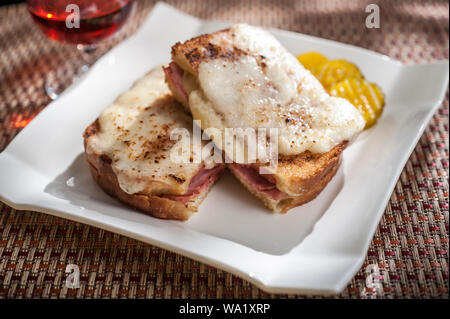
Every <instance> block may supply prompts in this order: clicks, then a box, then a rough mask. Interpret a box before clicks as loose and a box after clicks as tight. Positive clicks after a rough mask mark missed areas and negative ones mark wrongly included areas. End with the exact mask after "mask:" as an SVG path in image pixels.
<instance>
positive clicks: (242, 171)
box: [229, 163, 288, 200]
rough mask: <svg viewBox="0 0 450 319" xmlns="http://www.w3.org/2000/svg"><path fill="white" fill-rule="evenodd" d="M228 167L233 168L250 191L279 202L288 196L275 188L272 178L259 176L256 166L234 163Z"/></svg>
mask: <svg viewBox="0 0 450 319" xmlns="http://www.w3.org/2000/svg"><path fill="white" fill-rule="evenodd" d="M229 165H230V166H232V167H233V169H234V171H235V172H236V174H237V175H239V177H240V178H241V179H242V180H243V181H244V182H245V183H246V184H247V185H248V186H249V187H251V188H252V189H255V190H257V191H258V192H260V193H263V194H265V195H267V196H268V197H270V198H272V199H273V200H280V199H282V198H284V197H286V196H288V195H287V194H286V193H284V192H282V191H280V190H279V189H278V188H277V185H276V184H275V181H274V179H273V177H272V176H270V175H267V176H264V175H261V174H259V172H258V167H257V166H253V165H246V164H236V163H232V164H229Z"/></svg>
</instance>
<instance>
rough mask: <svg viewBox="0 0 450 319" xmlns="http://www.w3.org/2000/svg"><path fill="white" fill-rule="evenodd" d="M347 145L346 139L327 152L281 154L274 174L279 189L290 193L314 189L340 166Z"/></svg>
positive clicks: (300, 192)
mask: <svg viewBox="0 0 450 319" xmlns="http://www.w3.org/2000/svg"><path fill="white" fill-rule="evenodd" d="M347 145H348V142H347V141H344V142H342V143H340V144H338V145H336V146H335V147H333V148H332V149H331V150H330V151H328V152H326V153H316V154H315V153H311V152H309V151H306V152H303V153H300V154H298V155H290V156H285V155H280V156H279V158H278V167H277V170H276V173H275V174H274V175H273V177H274V178H275V180H276V184H277V187H278V189H279V190H281V191H283V192H285V193H288V194H302V193H303V192H305V190H309V189H314V188H315V187H316V185H318V184H320V183H321V182H322V181H323V179H324V177H326V176H327V175H328V173H329V171H330V170H333V168H334V167H335V166H339V164H340V161H341V154H342V152H343V151H344V149H345V148H346V147H347Z"/></svg>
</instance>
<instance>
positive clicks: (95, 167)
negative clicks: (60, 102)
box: [83, 120, 209, 221]
mask: <svg viewBox="0 0 450 319" xmlns="http://www.w3.org/2000/svg"><path fill="white" fill-rule="evenodd" d="M98 129H99V127H98V121H97V120H96V121H95V122H94V123H92V124H91V125H90V126H89V127H87V128H86V130H85V131H84V134H83V137H84V146H85V149H86V144H87V140H88V139H89V137H90V136H92V135H93V134H96V133H97V131H98ZM85 154H86V160H87V162H88V164H89V167H90V171H91V174H92V176H93V178H94V180H95V181H96V182H97V184H98V185H99V186H100V187H101V188H102V189H103V190H104V191H105V192H106V193H107V194H109V195H110V196H112V197H115V198H117V199H119V200H120V201H122V202H123V203H125V204H127V205H129V206H131V207H133V208H135V209H137V210H139V211H141V212H143V213H146V214H148V215H150V216H153V217H157V218H162V219H175V220H183V221H184V220H188V219H189V217H191V216H192V214H193V213H194V212H196V211H197V210H198V207H199V205H200V203H201V202H202V201H203V199H204V198H205V197H206V196H207V194H208V192H209V189H208V191H205V192H203V193H202V194H200V195H199V196H198V197H196V198H195V200H194V201H191V202H189V203H188V204H186V205H184V204H182V203H180V202H177V201H174V200H171V199H168V198H163V197H159V196H152V195H141V194H128V193H125V192H124V191H123V190H122V189H121V188H120V185H119V182H118V180H117V176H116V174H115V173H114V171H113V169H112V167H111V165H110V163H111V159H110V158H108V156H106V155H104V154H88V153H86V152H85Z"/></svg>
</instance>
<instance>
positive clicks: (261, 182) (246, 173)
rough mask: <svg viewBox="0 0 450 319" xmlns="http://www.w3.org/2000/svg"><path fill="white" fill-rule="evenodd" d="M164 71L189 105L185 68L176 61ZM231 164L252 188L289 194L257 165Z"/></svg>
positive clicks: (274, 196) (271, 194) (281, 195)
mask: <svg viewBox="0 0 450 319" xmlns="http://www.w3.org/2000/svg"><path fill="white" fill-rule="evenodd" d="M164 72H165V74H166V77H167V79H169V80H170V82H171V83H172V86H173V87H174V88H175V89H176V90H177V93H178V95H179V96H180V97H182V98H183V99H184V102H185V103H186V105H188V104H189V100H188V95H187V93H186V91H185V90H184V88H183V82H182V79H183V75H184V70H183V69H181V68H180V67H179V66H178V65H177V64H176V63H175V62H171V63H170V64H169V66H168V67H166V68H164ZM230 165H231V166H232V167H233V168H234V171H235V172H236V174H238V175H239V177H240V178H241V179H242V180H244V181H245V182H246V183H247V185H249V186H250V187H251V188H252V189H256V190H257V191H258V192H260V193H263V194H265V195H266V196H268V197H270V198H272V199H274V200H279V199H281V198H284V197H286V196H287V194H286V193H284V192H281V191H280V190H278V188H277V186H276V184H275V180H274V178H273V177H272V176H270V175H267V176H263V175H261V174H259V172H258V169H259V168H258V167H257V166H253V165H242V164H236V163H232V164H230Z"/></svg>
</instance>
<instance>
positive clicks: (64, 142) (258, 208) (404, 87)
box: [0, 4, 448, 294]
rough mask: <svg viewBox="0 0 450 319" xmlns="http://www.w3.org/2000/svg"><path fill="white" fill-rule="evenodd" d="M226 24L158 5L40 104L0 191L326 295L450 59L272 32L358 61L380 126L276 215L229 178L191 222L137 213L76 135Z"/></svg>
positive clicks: (348, 261)
mask: <svg viewBox="0 0 450 319" xmlns="http://www.w3.org/2000/svg"><path fill="white" fill-rule="evenodd" d="M225 26H227V24H226V23H219V22H205V21H200V20H198V19H196V18H193V17H191V16H188V15H186V14H183V13H180V12H178V11H176V10H174V9H173V8H171V7H169V6H167V5H164V4H158V5H156V7H155V8H154V9H153V11H152V12H151V13H150V15H149V16H148V18H147V20H146V22H145V23H144V24H143V26H142V27H141V29H140V30H139V31H138V32H137V33H136V34H135V35H134V36H133V37H131V38H129V39H127V40H126V41H124V42H123V43H121V44H120V45H118V46H117V47H115V48H114V49H113V50H111V51H110V52H109V53H107V54H106V55H105V56H104V57H102V58H101V59H100V60H99V61H98V62H97V63H96V64H95V65H94V67H93V68H92V70H91V71H90V72H89V73H88V74H87V76H86V78H85V79H83V80H82V81H81V82H79V83H77V84H76V85H74V86H72V87H71V88H70V89H69V90H67V91H66V92H65V93H64V94H63V95H62V96H61V97H60V98H59V99H58V100H57V101H55V102H53V103H51V105H49V106H48V107H47V108H46V109H45V110H43V111H42V112H41V113H40V114H39V115H38V116H37V117H36V119H34V120H33V121H32V122H31V123H30V124H29V125H28V126H27V127H26V128H25V129H24V130H23V131H22V132H21V133H20V134H19V135H18V136H17V137H16V138H15V139H14V140H13V141H12V143H11V144H10V145H9V146H8V148H7V149H6V150H5V151H4V152H3V153H2V154H0V199H1V200H2V201H4V202H5V203H7V204H8V205H10V206H12V207H14V208H16V209H25V210H34V211H40V212H45V213H48V214H53V215H56V216H60V217H64V218H68V219H72V220H75V221H78V222H82V223H86V224H91V225H94V226H97V227H101V228H104V229H107V230H110V231H113V232H117V233H120V234H123V235H126V236H129V237H133V238H136V239H138V240H141V241H144V242H148V243H151V244H154V245H157V246H160V247H162V248H166V249H169V250H172V251H175V252H177V253H180V254H183V255H186V256H189V257H191V258H194V259H197V260H199V261H201V262H204V263H207V264H210V265H213V266H216V267H219V268H222V269H224V270H226V271H229V272H231V273H233V274H236V275H238V276H240V277H242V278H244V279H246V280H249V281H251V282H252V283H254V284H256V285H257V286H259V287H261V288H262V289H264V290H266V291H269V292H275V293H316V294H332V293H339V292H340V291H342V290H343V289H344V288H345V286H346V284H347V282H348V281H349V280H350V279H351V278H352V276H353V275H354V274H355V273H356V271H357V270H358V269H359V268H360V266H361V264H362V262H363V260H364V257H365V254H366V251H367V248H368V246H369V244H370V240H371V238H372V236H373V233H374V231H375V229H376V227H377V224H378V222H379V219H380V218H381V216H382V214H383V211H384V208H385V207H386V204H387V202H388V200H389V197H390V194H391V192H392V190H393V188H394V186H395V183H396V181H397V178H398V176H399V175H400V173H401V170H402V168H403V166H404V164H405V162H406V161H407V159H408V157H409V155H410V153H411V152H412V150H413V148H414V146H415V144H416V143H417V141H418V139H419V137H420V136H421V134H422V132H423V130H424V128H425V126H426V124H427V122H428V121H429V119H430V117H431V116H432V115H433V113H434V112H435V111H436V109H437V107H438V106H439V105H440V103H441V102H442V99H443V97H444V93H445V90H446V87H447V83H448V61H443V62H440V63H436V64H426V65H413V66H405V65H402V64H401V63H399V62H397V61H393V60H391V59H389V58H388V57H386V56H382V55H379V54H376V53H373V52H370V51H367V50H364V49H360V48H356V47H353V46H349V45H344V44H340V43H337V42H333V41H328V40H323V39H318V38H314V37H311V36H306V35H301V34H296V33H292V32H286V31H279V30H273V33H274V34H275V35H276V37H277V38H278V39H279V40H280V41H281V42H282V43H283V44H284V45H285V46H286V47H287V48H288V50H290V51H291V52H292V53H293V54H299V53H302V52H306V51H319V52H322V53H324V54H325V55H327V56H329V57H331V58H344V59H346V60H349V61H352V62H354V63H356V64H357V65H358V66H359V67H360V68H361V70H362V72H363V74H364V75H365V76H366V77H367V78H368V79H369V80H370V81H373V82H376V83H378V84H379V85H380V86H381V87H382V89H383V91H384V92H385V94H386V97H387V103H386V107H385V109H384V112H383V115H382V117H381V119H380V120H379V122H378V124H377V125H376V126H374V127H373V128H372V129H370V130H368V131H365V132H364V133H363V134H362V135H360V136H359V137H358V139H357V141H356V142H355V143H354V144H353V145H351V146H350V147H349V148H348V149H347V150H346V151H345V152H344V160H343V164H342V165H341V168H340V170H339V172H338V174H337V176H336V177H335V178H334V179H333V180H332V182H331V183H330V184H329V185H328V186H327V187H326V188H325V190H324V191H323V192H322V193H321V194H320V195H319V197H318V198H316V199H315V200H314V201H312V202H310V203H308V204H307V205H304V206H302V207H298V208H296V209H293V210H291V211H290V212H289V213H288V214H286V215H281V214H271V213H269V212H267V210H266V209H265V208H264V207H263V206H262V205H261V204H260V203H259V201H258V200H256V199H255V198H254V197H253V196H251V195H250V194H249V193H248V192H247V191H246V190H245V189H244V188H243V187H242V186H241V185H240V184H239V183H238V182H237V181H236V180H234V179H233V178H232V177H230V176H229V175H226V176H224V177H223V178H222V179H221V180H220V181H219V182H218V183H217V184H216V185H215V187H214V188H213V190H212V191H211V192H210V194H209V196H208V197H207V199H206V200H205V201H204V202H203V204H202V205H201V207H200V211H199V212H198V213H197V214H195V215H194V216H193V217H192V218H191V219H190V220H189V221H188V222H177V221H164V220H159V219H156V218H152V217H149V216H146V215H144V214H141V213H139V212H135V211H133V210H131V209H129V208H128V207H126V206H124V205H122V204H120V203H118V202H117V201H116V200H114V199H113V198H110V197H108V196H107V195H105V194H104V193H103V192H102V191H101V190H100V188H99V187H98V186H97V185H96V184H95V182H94V181H93V179H92V178H91V176H90V173H89V171H88V166H87V164H86V163H85V160H84V157H83V141H82V136H81V134H82V132H83V130H84V128H85V127H87V126H88V125H89V124H90V123H91V122H92V121H93V120H94V119H95V118H96V117H97V116H98V114H99V113H100V111H101V110H102V109H103V108H105V107H106V106H107V105H109V104H110V103H111V102H112V101H113V100H114V99H115V98H116V96H117V95H118V94H119V93H121V92H123V91H125V90H126V89H127V88H129V87H130V86H131V84H132V83H133V81H135V80H136V79H137V78H139V77H140V76H142V75H144V74H145V73H146V72H147V71H148V70H149V69H151V68H153V67H154V66H156V65H159V64H162V63H166V62H167V61H169V59H170V47H171V46H172V45H173V44H174V43H175V42H177V41H181V40H186V39H188V38H190V37H193V36H196V35H199V34H201V33H205V32H211V31H215V30H218V29H221V28H223V27H225Z"/></svg>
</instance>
